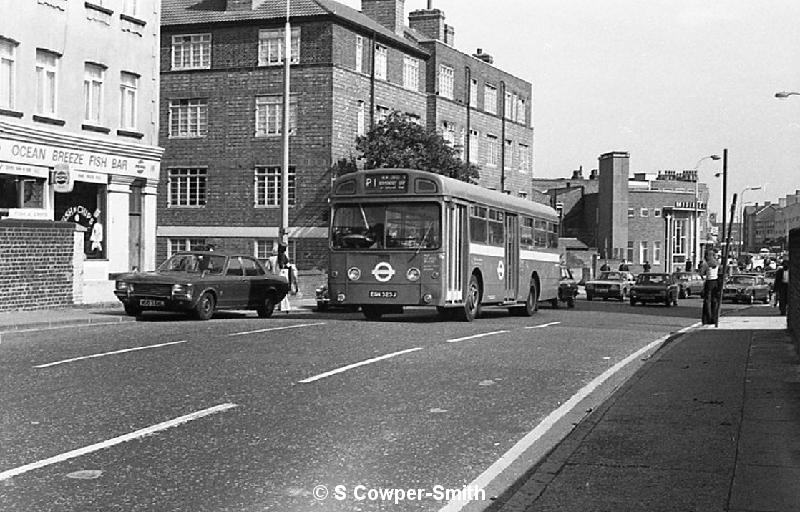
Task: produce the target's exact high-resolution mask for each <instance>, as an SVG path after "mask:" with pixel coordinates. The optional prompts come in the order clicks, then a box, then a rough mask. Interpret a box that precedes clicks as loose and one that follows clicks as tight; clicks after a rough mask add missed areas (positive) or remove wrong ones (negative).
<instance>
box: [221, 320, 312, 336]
mask: <svg viewBox="0 0 800 512" xmlns="http://www.w3.org/2000/svg"><path fill="white" fill-rule="evenodd" d="M314 325H325V322H317V323H314V324H297V325H284V326H283V327H267V328H264V329H256V330H255V331H242V332H233V333H231V334H228V336H244V335H245V334H257V333H260V332H269V331H283V330H286V329H297V328H298V327H311V326H314Z"/></svg>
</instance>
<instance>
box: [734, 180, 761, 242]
mask: <svg viewBox="0 0 800 512" xmlns="http://www.w3.org/2000/svg"><path fill="white" fill-rule="evenodd" d="M748 190H761V185H759V186H757V187H745V188H743V189H742V193H741V194H739V199H740V205H739V254H738V256H741V255H742V252H743V251H744V193H745V192H747V191H748Z"/></svg>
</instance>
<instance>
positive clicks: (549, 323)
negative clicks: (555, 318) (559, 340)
mask: <svg viewBox="0 0 800 512" xmlns="http://www.w3.org/2000/svg"><path fill="white" fill-rule="evenodd" d="M560 323H561V322H548V323H546V324H541V325H531V326H529V327H526V329H541V328H542V327H550V326H551V325H558V324H560Z"/></svg>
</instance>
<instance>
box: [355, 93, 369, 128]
mask: <svg viewBox="0 0 800 512" xmlns="http://www.w3.org/2000/svg"><path fill="white" fill-rule="evenodd" d="M366 134H367V104H366V103H364V102H363V101H358V103H357V105H356V135H357V136H359V137H361V136H364V135H366Z"/></svg>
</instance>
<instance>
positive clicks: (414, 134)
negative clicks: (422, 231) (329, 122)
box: [336, 112, 479, 183]
mask: <svg viewBox="0 0 800 512" xmlns="http://www.w3.org/2000/svg"><path fill="white" fill-rule="evenodd" d="M356 149H357V150H358V152H359V153H360V159H362V160H363V161H364V168H365V169H378V168H385V167H403V168H409V169H419V170H422V171H428V172H432V173H435V174H441V175H444V176H449V177H451V178H455V179H458V180H461V181H466V182H468V183H477V181H478V177H479V174H478V167H477V166H475V165H473V164H471V163H466V162H463V161H462V160H461V159H460V158H459V156H458V151H457V150H456V149H455V148H454V147H452V146H451V145H450V144H449V143H448V142H447V141H446V140H445V139H444V138H443V137H442V136H441V135H439V134H438V133H436V132H435V131H427V130H425V128H423V127H422V126H420V125H419V124H418V123H416V122H414V121H413V120H412V119H411V118H410V117H409V116H408V115H405V114H401V113H399V112H393V113H392V114H390V115H389V116H388V117H387V118H386V119H385V120H383V121H381V122H379V123H378V124H377V125H375V127H373V128H372V129H371V130H370V131H369V132H367V134H366V135H364V136H361V137H358V138H357V139H356ZM336 167H338V170H339V171H342V170H344V171H345V173H346V172H347V170H348V169H350V168H351V166H350V165H339V164H337V166H336Z"/></svg>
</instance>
